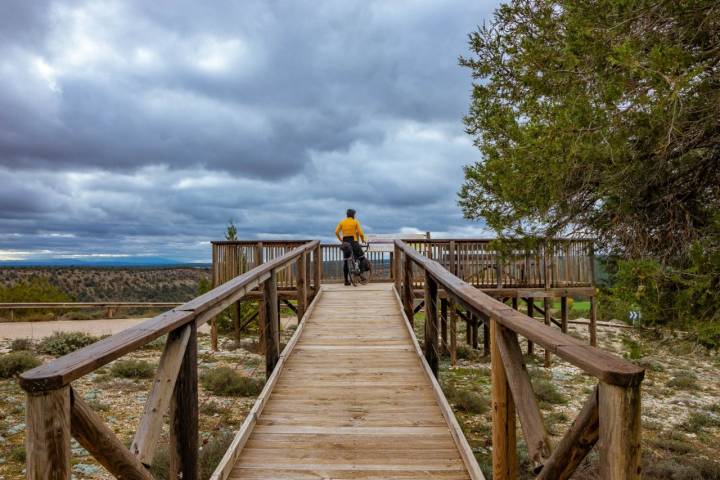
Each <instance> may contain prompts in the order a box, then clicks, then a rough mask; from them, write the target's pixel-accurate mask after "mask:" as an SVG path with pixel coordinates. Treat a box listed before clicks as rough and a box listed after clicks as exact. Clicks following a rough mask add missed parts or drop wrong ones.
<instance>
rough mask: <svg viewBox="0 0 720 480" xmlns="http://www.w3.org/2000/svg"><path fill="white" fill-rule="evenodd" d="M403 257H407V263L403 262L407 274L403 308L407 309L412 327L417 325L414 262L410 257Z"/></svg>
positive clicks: (404, 282)
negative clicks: (415, 320)
mask: <svg viewBox="0 0 720 480" xmlns="http://www.w3.org/2000/svg"><path fill="white" fill-rule="evenodd" d="M403 256H404V257H405V261H404V262H403V263H404V266H405V268H404V270H405V274H404V275H403V306H404V307H405V315H406V316H407V319H408V320H409V321H410V325H411V326H412V325H414V324H415V322H414V318H415V307H414V305H413V303H415V300H414V298H415V297H414V292H413V271H412V260H410V257H409V256H408V255H403Z"/></svg>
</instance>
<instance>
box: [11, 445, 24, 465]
mask: <svg viewBox="0 0 720 480" xmlns="http://www.w3.org/2000/svg"><path fill="white" fill-rule="evenodd" d="M10 458H11V459H12V460H13V461H15V462H18V463H25V460H26V459H27V453H26V451H25V447H23V446H19V447H13V449H12V450H10Z"/></svg>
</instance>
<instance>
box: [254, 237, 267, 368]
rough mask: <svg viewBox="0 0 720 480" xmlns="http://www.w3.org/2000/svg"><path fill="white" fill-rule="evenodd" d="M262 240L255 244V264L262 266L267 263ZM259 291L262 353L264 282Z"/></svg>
mask: <svg viewBox="0 0 720 480" xmlns="http://www.w3.org/2000/svg"><path fill="white" fill-rule="evenodd" d="M264 251H265V250H264V247H263V243H262V242H258V243H257V245H255V266H256V267H257V266H260V265H262V264H263V263H265V253H264ZM258 293H259V294H260V297H259V300H258V315H259V317H258V347H259V351H258V353H259V354H260V355H262V354H263V353H265V343H266V342H265V323H266V321H265V309H264V308H263V301H264V299H265V293H264V292H263V284H260V286H258Z"/></svg>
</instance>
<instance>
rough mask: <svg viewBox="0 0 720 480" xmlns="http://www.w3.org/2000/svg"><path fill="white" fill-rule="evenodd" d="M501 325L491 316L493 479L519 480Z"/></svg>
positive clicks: (511, 399)
mask: <svg viewBox="0 0 720 480" xmlns="http://www.w3.org/2000/svg"><path fill="white" fill-rule="evenodd" d="M498 326H500V325H499V324H498V323H497V321H496V320H495V319H494V318H491V319H490V335H492V337H493V342H491V360H490V362H491V364H492V369H491V373H490V377H491V381H492V388H491V393H492V420H493V427H492V446H493V448H492V457H493V479H494V480H515V479H517V478H518V459H517V444H516V439H515V403H514V401H513V396H512V393H511V391H510V386H509V385H508V380H507V376H506V373H505V367H504V366H503V361H502V356H501V354H500V348H499V347H498V342H497V337H498V336H499V332H498Z"/></svg>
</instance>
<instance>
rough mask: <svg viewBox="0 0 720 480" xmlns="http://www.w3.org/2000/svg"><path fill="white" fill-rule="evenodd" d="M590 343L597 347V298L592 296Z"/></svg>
mask: <svg viewBox="0 0 720 480" xmlns="http://www.w3.org/2000/svg"><path fill="white" fill-rule="evenodd" d="M589 328H590V345H592V346H593V347H597V299H596V298H595V297H594V296H593V297H590V326H589Z"/></svg>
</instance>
